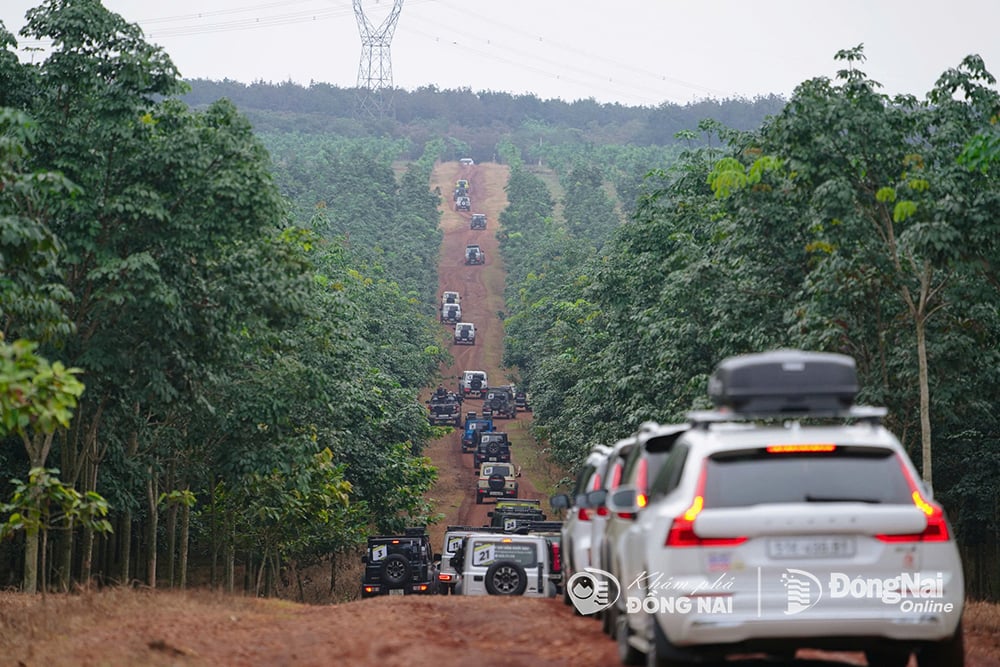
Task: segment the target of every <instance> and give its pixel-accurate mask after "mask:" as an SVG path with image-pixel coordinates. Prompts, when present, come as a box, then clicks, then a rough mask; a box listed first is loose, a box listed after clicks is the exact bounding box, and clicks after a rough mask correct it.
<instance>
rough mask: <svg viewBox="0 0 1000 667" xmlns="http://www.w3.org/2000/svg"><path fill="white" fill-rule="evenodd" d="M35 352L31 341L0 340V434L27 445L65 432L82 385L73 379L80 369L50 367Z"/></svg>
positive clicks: (57, 365)
mask: <svg viewBox="0 0 1000 667" xmlns="http://www.w3.org/2000/svg"><path fill="white" fill-rule="evenodd" d="M37 349H38V344H37V343H33V342H31V341H27V340H17V341H14V342H13V343H7V342H6V341H4V340H3V338H2V337H0V415H2V420H0V433H2V434H8V433H14V434H17V435H19V436H21V437H22V438H24V439H25V440H26V441H27V440H28V439H29V438H30V436H31V435H33V434H36V433H40V434H52V433H54V432H55V431H56V429H58V428H68V427H69V423H70V419H72V417H73V409H74V408H76V405H77V400H78V399H79V398H80V395H81V394H83V383H82V382H80V381H79V380H78V379H77V378H76V376H77V375H79V374H80V373H81V372H82V371H81V369H79V368H66V367H65V366H64V365H63V364H62V363H61V362H59V361H55V362H52V363H49V361H48V360H47V359H45V358H44V357H42V356H39V355H37V354H36V353H35V352H36V350H37Z"/></svg>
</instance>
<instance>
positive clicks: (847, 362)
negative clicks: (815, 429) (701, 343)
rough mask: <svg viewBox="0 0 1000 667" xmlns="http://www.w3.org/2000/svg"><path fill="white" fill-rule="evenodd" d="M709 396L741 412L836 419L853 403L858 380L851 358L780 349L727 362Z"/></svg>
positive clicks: (718, 370) (716, 375) (710, 383)
mask: <svg viewBox="0 0 1000 667" xmlns="http://www.w3.org/2000/svg"><path fill="white" fill-rule="evenodd" d="M708 394H709V396H710V397H711V398H712V402H713V403H715V405H716V406H718V407H720V408H728V409H730V410H732V411H734V412H738V413H746V414H761V415H772V414H774V415H782V414H789V413H791V414H800V415H802V414H830V413H835V414H836V413H841V412H844V411H846V410H849V409H850V408H851V406H852V405H853V404H854V399H855V397H856V396H857V394H858V375H857V370H856V369H855V365H854V359H852V358H851V357H849V356H847V355H843V354H831V353H826V352H803V351H801V350H775V351H773V352H763V353H759V354H745V355H741V356H736V357H730V358H728V359H725V360H723V361H722V362H721V363H720V364H719V365H718V367H716V369H715V373H713V374H712V377H711V378H710V379H709V381H708Z"/></svg>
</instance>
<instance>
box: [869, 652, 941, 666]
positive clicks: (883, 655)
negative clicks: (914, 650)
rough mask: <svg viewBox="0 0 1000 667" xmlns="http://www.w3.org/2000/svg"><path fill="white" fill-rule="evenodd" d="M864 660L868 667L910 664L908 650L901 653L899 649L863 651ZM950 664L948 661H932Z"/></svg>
mask: <svg viewBox="0 0 1000 667" xmlns="http://www.w3.org/2000/svg"><path fill="white" fill-rule="evenodd" d="M865 660H867V661H868V667H906V666H907V665H909V664H910V652H909V651H907V652H905V653H901V652H899V651H878V650H872V651H865ZM934 664H936V665H937V664H941V665H943V664H950V663H934Z"/></svg>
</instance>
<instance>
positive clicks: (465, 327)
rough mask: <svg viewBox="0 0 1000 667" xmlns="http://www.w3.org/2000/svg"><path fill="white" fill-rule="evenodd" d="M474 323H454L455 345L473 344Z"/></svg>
mask: <svg viewBox="0 0 1000 667" xmlns="http://www.w3.org/2000/svg"><path fill="white" fill-rule="evenodd" d="M475 344H476V325H475V324H473V323H472V322H459V323H457V324H456V325H455V345H475Z"/></svg>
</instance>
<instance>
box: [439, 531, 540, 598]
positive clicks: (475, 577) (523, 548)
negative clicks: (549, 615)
mask: <svg viewBox="0 0 1000 667" xmlns="http://www.w3.org/2000/svg"><path fill="white" fill-rule="evenodd" d="M458 561H461V564H462V566H461V579H460V580H459V583H458V588H457V589H456V590H455V592H456V593H458V592H461V594H462V595H512V596H525V597H552V596H554V595H555V594H556V585H555V584H554V583H553V582H552V578H551V576H550V575H551V573H552V567H551V563H550V562H549V545H548V542H547V541H546V539H545V537H544V536H542V535H513V534H506V535H501V534H490V533H472V534H470V535H467V536H466V538H465V542H464V544H463V545H462V548H461V551H460V554H459V555H458V556H457V557H456V563H457V562H458Z"/></svg>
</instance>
